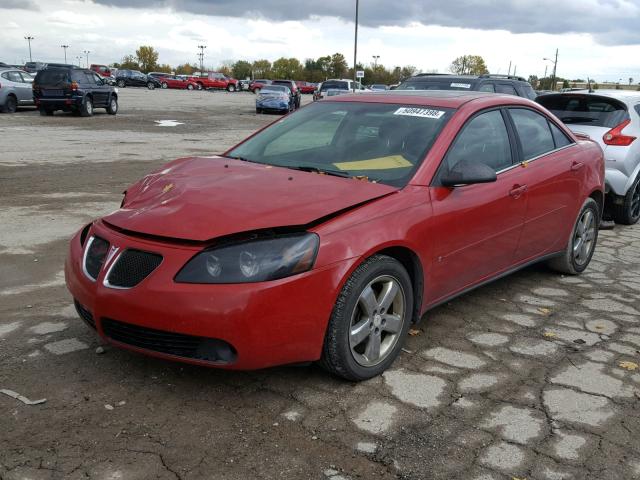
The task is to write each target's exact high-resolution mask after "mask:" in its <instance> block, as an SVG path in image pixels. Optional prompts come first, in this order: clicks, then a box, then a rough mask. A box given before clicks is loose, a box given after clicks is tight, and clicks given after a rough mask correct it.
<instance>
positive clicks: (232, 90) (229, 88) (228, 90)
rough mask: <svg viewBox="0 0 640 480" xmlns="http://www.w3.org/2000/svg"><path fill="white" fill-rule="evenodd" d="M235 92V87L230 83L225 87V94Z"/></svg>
mask: <svg viewBox="0 0 640 480" xmlns="http://www.w3.org/2000/svg"><path fill="white" fill-rule="evenodd" d="M235 91H236V86H235V85H234V84H233V83H230V84H229V85H227V92H231V93H233V92H235Z"/></svg>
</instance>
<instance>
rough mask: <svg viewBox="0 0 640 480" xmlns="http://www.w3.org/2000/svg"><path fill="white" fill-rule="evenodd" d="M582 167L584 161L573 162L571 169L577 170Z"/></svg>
mask: <svg viewBox="0 0 640 480" xmlns="http://www.w3.org/2000/svg"><path fill="white" fill-rule="evenodd" d="M582 167H584V163H582V162H573V163H572V164H571V171H573V172H575V171H576V170H580V169H581V168H582Z"/></svg>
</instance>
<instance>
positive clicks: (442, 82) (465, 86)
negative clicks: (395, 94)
mask: <svg viewBox="0 0 640 480" xmlns="http://www.w3.org/2000/svg"><path fill="white" fill-rule="evenodd" d="M472 88H473V84H472V82H471V80H466V79H455V78H454V79H451V78H449V79H437V80H435V79H417V80H412V81H410V82H404V83H402V84H401V85H400V86H399V87H398V88H397V90H472Z"/></svg>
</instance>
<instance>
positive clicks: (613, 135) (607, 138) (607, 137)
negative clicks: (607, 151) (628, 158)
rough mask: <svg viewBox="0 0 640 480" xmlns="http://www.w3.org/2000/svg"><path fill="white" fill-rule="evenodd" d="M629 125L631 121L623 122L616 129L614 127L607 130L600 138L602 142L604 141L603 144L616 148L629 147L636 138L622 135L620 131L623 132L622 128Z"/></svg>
mask: <svg viewBox="0 0 640 480" xmlns="http://www.w3.org/2000/svg"><path fill="white" fill-rule="evenodd" d="M630 123H631V120H625V121H624V122H622V123H621V124H620V125H618V126H617V127H614V128H612V129H611V130H609V131H608V132H607V133H605V134H604V137H602V140H604V143H606V144H607V145H613V146H616V147H628V146H629V145H631V144H632V143H633V141H634V140H635V139H636V137H632V136H631V135H623V134H622V130H624V127H626V126H627V125H629V124H630Z"/></svg>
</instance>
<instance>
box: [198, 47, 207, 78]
mask: <svg viewBox="0 0 640 480" xmlns="http://www.w3.org/2000/svg"><path fill="white" fill-rule="evenodd" d="M198 48H199V49H200V53H199V54H198V56H199V57H200V74H202V72H203V70H204V49H205V48H207V46H206V45H198Z"/></svg>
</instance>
